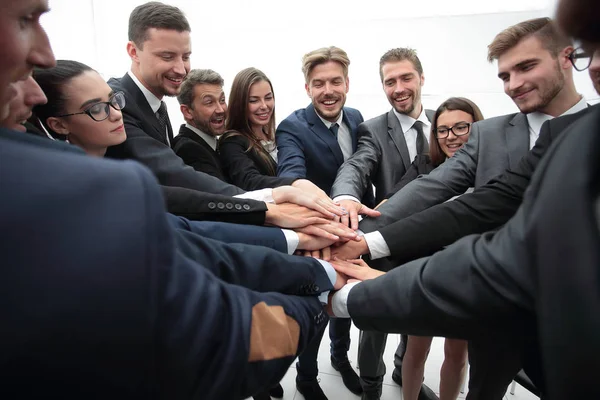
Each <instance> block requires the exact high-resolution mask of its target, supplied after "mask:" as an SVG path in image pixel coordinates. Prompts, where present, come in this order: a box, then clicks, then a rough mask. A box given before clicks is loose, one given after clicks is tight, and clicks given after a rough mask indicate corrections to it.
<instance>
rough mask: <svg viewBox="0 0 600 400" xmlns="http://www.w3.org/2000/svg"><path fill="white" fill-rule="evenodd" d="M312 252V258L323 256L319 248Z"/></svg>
mask: <svg viewBox="0 0 600 400" xmlns="http://www.w3.org/2000/svg"><path fill="white" fill-rule="evenodd" d="M310 253H311V256H312V258H321V257H320V256H321V252H320V251H319V250H312V251H311V252H310Z"/></svg>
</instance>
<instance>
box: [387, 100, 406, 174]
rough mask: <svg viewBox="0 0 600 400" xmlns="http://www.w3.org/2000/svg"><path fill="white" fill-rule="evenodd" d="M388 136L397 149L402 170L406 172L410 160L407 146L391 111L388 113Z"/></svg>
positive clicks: (400, 128)
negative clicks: (402, 165)
mask: <svg viewBox="0 0 600 400" xmlns="http://www.w3.org/2000/svg"><path fill="white" fill-rule="evenodd" d="M388 135H390V137H391V138H392V141H393V142H394V144H395V145H396V149H398V153H400V157H401V158H402V163H403V164H404V169H405V170H406V171H408V169H409V168H410V164H411V162H412V160H411V159H410V154H409V152H408V146H406V139H404V131H403V130H402V126H401V125H400V121H398V118H397V117H396V115H395V114H394V111H393V110H391V111H390V112H388Z"/></svg>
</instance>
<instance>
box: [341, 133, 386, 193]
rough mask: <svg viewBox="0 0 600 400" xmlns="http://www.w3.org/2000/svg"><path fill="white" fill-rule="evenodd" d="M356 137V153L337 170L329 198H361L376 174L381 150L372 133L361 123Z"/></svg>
mask: <svg viewBox="0 0 600 400" xmlns="http://www.w3.org/2000/svg"><path fill="white" fill-rule="evenodd" d="M356 135H357V137H358V145H357V148H356V151H355V152H354V154H352V156H351V157H350V158H348V159H347V160H346V161H345V162H344V163H343V164H342V166H341V167H340V169H339V170H338V173H337V176H336V178H335V181H334V183H333V186H332V188H331V198H335V197H337V196H341V195H349V196H354V197H356V198H357V199H361V198H363V196H364V195H365V193H366V191H367V189H369V188H370V186H371V181H374V180H375V179H374V177H375V176H376V175H377V173H378V170H379V161H380V160H381V149H380V148H379V143H378V142H377V141H376V139H375V138H374V137H373V132H371V130H370V129H369V128H368V127H367V126H366V125H365V124H364V123H362V124H360V125H359V126H358V128H357V130H356Z"/></svg>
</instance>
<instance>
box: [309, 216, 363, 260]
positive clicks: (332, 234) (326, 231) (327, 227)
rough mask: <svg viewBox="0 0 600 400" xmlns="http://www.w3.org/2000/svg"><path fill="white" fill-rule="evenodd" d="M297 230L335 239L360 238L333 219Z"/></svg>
mask: <svg viewBox="0 0 600 400" xmlns="http://www.w3.org/2000/svg"><path fill="white" fill-rule="evenodd" d="M298 232H302V233H306V234H309V235H316V236H321V237H324V238H331V239H334V238H335V241H338V240H343V241H348V240H360V237H359V236H358V235H357V234H356V232H355V231H353V230H352V229H350V228H348V227H347V226H345V225H342V224H340V223H339V222H334V221H329V222H327V223H326V224H315V225H310V226H306V227H304V228H301V229H298ZM352 258H356V257H352Z"/></svg>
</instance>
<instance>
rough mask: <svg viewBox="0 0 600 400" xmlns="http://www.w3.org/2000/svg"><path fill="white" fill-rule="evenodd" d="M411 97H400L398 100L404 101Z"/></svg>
mask: <svg viewBox="0 0 600 400" xmlns="http://www.w3.org/2000/svg"><path fill="white" fill-rule="evenodd" d="M409 98H410V96H405V97H399V98H397V99H396V101H404V100H407V99H409Z"/></svg>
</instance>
